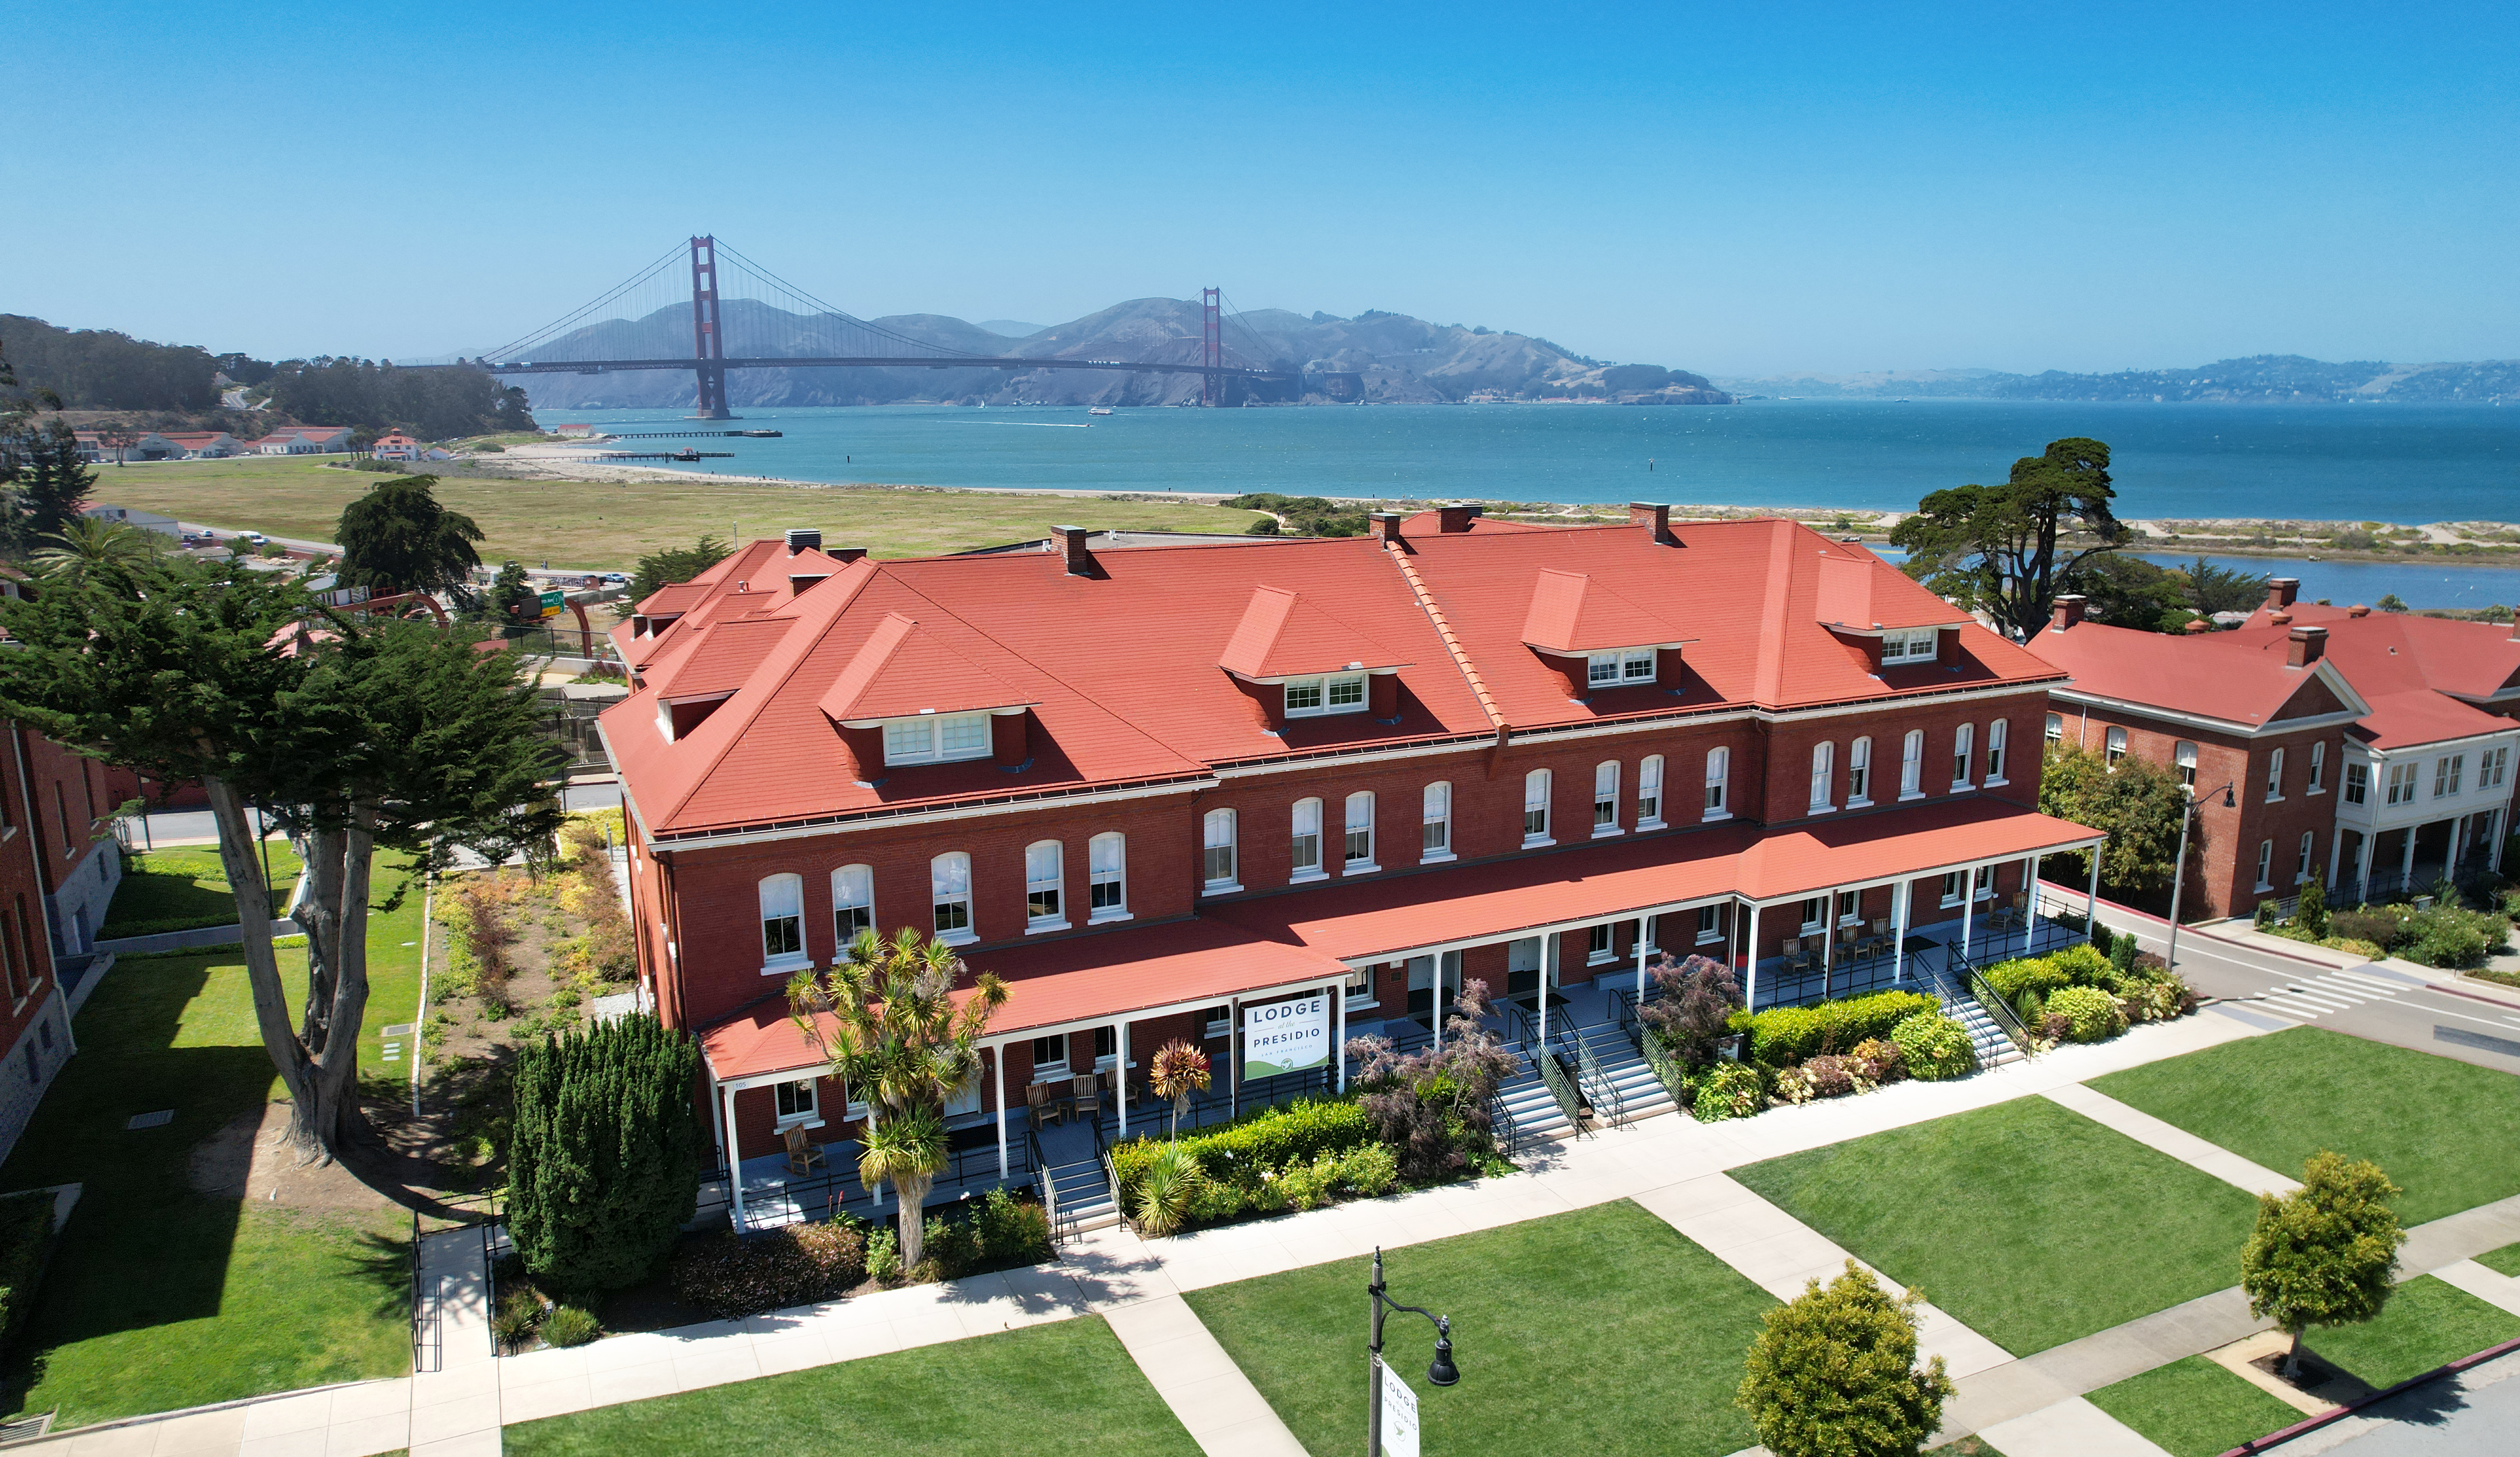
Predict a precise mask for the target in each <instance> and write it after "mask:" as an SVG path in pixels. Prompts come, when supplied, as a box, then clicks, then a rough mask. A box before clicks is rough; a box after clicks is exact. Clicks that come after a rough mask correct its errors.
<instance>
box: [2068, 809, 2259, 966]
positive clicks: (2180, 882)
mask: <svg viewBox="0 0 2520 1457" xmlns="http://www.w3.org/2000/svg"><path fill="white" fill-rule="evenodd" d="M2236 782H2237V781H2236V780H2231V779H2226V780H2224V781H2223V788H2222V790H2221V793H2222V796H2223V808H2224V809H2226V810H2228V809H2230V808H2231V807H2232V805H2233V803H2234V801H2233V800H2232V798H2231V788H2232V785H2233V784H2234V783H2236ZM2204 797H2205V796H2203V795H2199V794H2197V793H2196V792H2195V791H2194V790H2193V789H2192V788H2191V789H2190V790H2189V791H2188V795H2187V802H2186V803H2185V804H2183V805H2181V806H2180V807H2179V865H2178V868H2177V869H2174V870H2172V871H2171V872H2170V945H2169V947H2168V948H2167V949H2164V951H2163V952H2162V961H2163V963H2164V965H2165V967H2166V969H2168V970H2170V971H2177V970H2178V969H2179V897H2180V894H2181V893H2182V892H2183V891H2185V890H2186V889H2187V825H2188V822H2189V821H2190V820H2192V819H2194V818H2195V817H2196V802H2197V800H2199V799H2201V798H2204ZM2092 854H2093V855H2098V854H2099V852H2098V851H2096V850H2094V851H2093V852H2092Z"/></svg>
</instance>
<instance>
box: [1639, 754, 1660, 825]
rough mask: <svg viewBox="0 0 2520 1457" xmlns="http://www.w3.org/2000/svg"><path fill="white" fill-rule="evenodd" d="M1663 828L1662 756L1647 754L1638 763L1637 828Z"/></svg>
mask: <svg viewBox="0 0 2520 1457" xmlns="http://www.w3.org/2000/svg"><path fill="white" fill-rule="evenodd" d="M1661 826H1662V756H1661V755H1660V754H1647V755H1646V756H1645V757H1644V758H1643V759H1642V760H1640V761H1638V763H1637V828H1639V829H1659V828H1661Z"/></svg>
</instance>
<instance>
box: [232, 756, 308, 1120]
mask: <svg viewBox="0 0 2520 1457" xmlns="http://www.w3.org/2000/svg"><path fill="white" fill-rule="evenodd" d="M203 787H204V788H205V789H207V790H208V791H209V797H210V814H211V816H212V817H213V818H215V819H216V820H217V821H218V826H219V863H220V864H221V865H223V866H225V867H226V869H227V874H228V885H229V886H230V887H231V888H232V889H233V891H234V892H235V895H236V903H237V921H238V924H239V925H240V926H241V927H242V928H243V929H244V932H245V976H246V985H247V986H248V987H249V988H250V989H251V990H252V992H253V1020H254V1026H255V1027H256V1028H257V1029H258V1030H259V1031H260V1032H261V1034H262V1047H263V1050H264V1051H265V1052H267V1053H269V1054H270V1055H271V1065H272V1067H273V1068H274V1069H275V1070H277V1071H278V1073H279V1074H280V1081H281V1083H282V1085H284V1086H285V1087H287V1088H288V1089H289V1100H290V1102H291V1104H292V1105H293V1108H294V1109H295V1111H296V1113H297V1118H296V1119H294V1120H293V1121H292V1125H291V1132H292V1136H293V1137H295V1138H296V1139H297V1142H298V1147H299V1148H300V1150H301V1151H313V1152H320V1148H311V1147H310V1145H309V1144H308V1142H307V1141H306V1138H305V1136H304V1133H303V1131H302V1129H301V1125H302V1124H303V1122H304V1117H305V1113H306V1110H307V1109H309V1108H310V1107H312V1106H313V1105H314V1102H315V1076H314V1075H315V1069H314V1065H313V1064H312V1063H311V1062H310V1061H309V1060H308V1059H307V1056H306V1048H305V1044H304V1043H302V1042H300V1041H299V1040H298V1039H297V1036H296V1034H294V1033H293V1032H292V1031H290V1027H289V990H288V989H287V988H286V987H283V986H282V985H281V982H280V959H279V957H278V956H277V955H276V954H275V953H274V952H273V950H272V947H271V893H270V891H269V890H268V889H267V888H265V886H264V885H263V881H262V861H261V860H260V859H259V858H258V857H257V856H256V855H255V851H256V849H257V848H258V847H257V843H256V841H255V838H254V834H253V829H252V827H251V826H250V825H248V823H247V822H246V814H245V806H244V805H243V804H241V803H240V802H239V801H238V799H237V795H236V790H235V789H234V788H233V787H232V786H230V785H229V783H228V782H227V781H226V780H225V779H220V778H215V777H214V778H207V779H204V780H203Z"/></svg>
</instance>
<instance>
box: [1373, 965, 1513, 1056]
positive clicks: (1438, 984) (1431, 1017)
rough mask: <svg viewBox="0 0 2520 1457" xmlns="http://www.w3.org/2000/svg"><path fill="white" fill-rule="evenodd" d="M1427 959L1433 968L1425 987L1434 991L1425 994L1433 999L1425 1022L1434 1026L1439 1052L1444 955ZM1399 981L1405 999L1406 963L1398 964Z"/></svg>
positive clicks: (1407, 978)
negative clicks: (1433, 964)
mask: <svg viewBox="0 0 2520 1457" xmlns="http://www.w3.org/2000/svg"><path fill="white" fill-rule="evenodd" d="M1428 959H1429V960H1431V961H1433V962H1434V963H1435V967H1434V969H1433V970H1432V971H1429V972H1427V973H1426V985H1427V986H1429V987H1432V988H1433V989H1434V990H1433V991H1432V992H1429V993H1427V995H1428V996H1430V997H1432V998H1433V999H1432V1000H1431V1001H1429V1002H1428V1003H1427V1006H1428V1007H1429V1008H1430V1009H1431V1010H1430V1011H1429V1012H1428V1014H1427V1020H1428V1021H1431V1022H1433V1023H1434V1024H1435V1050H1436V1051H1438V1052H1441V1051H1443V1050H1444V953H1443V952H1442V951H1437V952H1436V953H1435V954H1434V955H1433V956H1431V957H1429V958H1428ZM1512 975H1513V973H1512V972H1509V971H1508V972H1507V973H1506V976H1507V977H1508V978H1511V977H1512ZM1400 980H1401V982H1402V984H1403V988H1402V991H1401V993H1400V994H1401V995H1402V996H1404V997H1405V996H1407V995H1408V994H1409V993H1408V991H1407V986H1406V984H1407V982H1408V980H1409V963H1408V962H1406V961H1403V962H1401V963H1400ZM1499 990H1500V991H1502V990H1503V989H1499ZM1402 1005H1403V1007H1404V1008H1405V1007H1406V1006H1407V1003H1406V1002H1403V1003H1402Z"/></svg>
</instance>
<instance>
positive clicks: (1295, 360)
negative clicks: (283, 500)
mask: <svg viewBox="0 0 2520 1457" xmlns="http://www.w3.org/2000/svg"><path fill="white" fill-rule="evenodd" d="M723 313H724V317H725V321H726V336H727V339H728V341H729V347H728V353H730V354H742V355H748V356H752V357H772V358H775V357H780V356H792V355H806V354H814V353H820V352H822V348H821V347H818V346H817V345H816V343H815V340H816V339H817V338H818V337H820V338H823V339H829V338H830V337H832V332H833V331H832V323H833V322H834V321H831V320H828V319H826V320H817V319H814V318H811V317H808V316H804V315H798V314H791V313H787V312H786V311H784V310H781V309H778V308H774V307H772V306H770V305H767V304H763V303H758V302H755V301H752V300H748V299H729V300H727V301H726V303H725V304H724V305H723ZM870 322H872V323H874V324H875V325H877V326H878V327H880V328H882V329H886V330H889V331H893V332H895V333H899V334H904V335H907V336H909V337H911V338H914V339H918V340H921V341H922V342H924V343H927V344H932V345H936V346H938V347H939V348H941V349H944V350H951V351H956V352H961V353H968V354H985V355H991V356H997V357H1008V356H1013V357H1020V358H1027V359H1125V360H1131V361H1159V362H1179V363H1183V364H1195V363H1197V362H1198V360H1199V358H1200V316H1199V307H1198V305H1197V304H1195V303H1191V302H1187V301H1185V300H1182V299H1177V298H1137V299H1131V300H1129V301H1128V302H1126V303H1121V304H1114V305H1112V306H1111V307H1110V308H1107V309H1103V310H1102V311H1100V312H1098V313H1093V314H1088V315H1086V316H1085V317H1084V318H1082V319H1074V320H1070V321H1069V322H1067V323H1065V324H1058V325H1053V326H1050V327H1049V328H1046V329H1041V330H1039V331H1035V332H1032V333H1030V334H1028V335H1026V336H1023V337H1019V338H1012V337H1009V336H1008V335H1006V334H1004V333H1000V332H997V331H995V330H994V329H991V328H986V327H983V326H980V325H975V324H968V323H966V322H964V321H963V320H960V319H952V318H947V317H944V316H942V315H937V314H896V315H892V316H890V317H887V318H882V319H877V320H873V321H870ZM990 324H991V325H996V326H1001V327H1014V326H1012V324H1011V323H1010V321H1006V320H991V321H990ZM1225 342H1226V351H1227V361H1228V363H1231V364H1238V365H1244V366H1254V367H1261V368H1270V369H1280V370H1287V371H1300V372H1301V373H1302V375H1304V382H1303V385H1302V387H1301V388H1300V390H1299V389H1297V388H1296V387H1294V386H1293V385H1292V384H1291V382H1290V383H1289V385H1288V386H1287V387H1285V388H1284V389H1283V390H1280V389H1270V388H1266V387H1264V388H1261V389H1258V390H1255V391H1251V392H1250V402H1251V403H1284V404H1294V403H1328V402H1331V401H1332V400H1334V399H1351V398H1362V399H1365V400H1368V401H1380V402H1393V403H1440V402H1445V401H1462V400H1473V399H1516V400H1536V399H1598V400H1602V401H1605V402H1611V403H1619V404H1691V405H1695V404H1705V405H1722V404H1729V403H1731V397H1730V396H1728V395H1726V394H1725V393H1724V392H1723V391H1721V390H1718V389H1716V388H1714V387H1713V386H1712V385H1710V384H1708V383H1707V381H1706V380H1705V379H1704V378H1703V377H1702V376H1699V375H1689V374H1685V373H1682V372H1679V371H1673V370H1665V369H1663V368H1661V367H1660V366H1656V365H1615V366H1605V365H1602V364H1600V363H1598V362H1597V361H1594V360H1589V359H1585V358H1582V357H1581V356H1578V355H1574V354H1570V353H1569V352H1567V351H1566V350H1565V349H1562V348H1560V347H1559V346H1557V345H1555V344H1553V343H1551V342H1550V341H1548V340H1547V339H1543V338H1537V337H1534V336H1532V335H1528V334H1518V333H1500V332H1497V331H1492V330H1487V329H1469V328H1464V327H1463V326H1461V325H1442V324H1429V323H1427V322H1426V321H1424V320H1422V319H1413V318H1410V317H1409V316H1407V315H1405V314H1391V313H1383V312H1381V311H1379V310H1375V311H1369V312H1367V313H1364V314H1360V315H1358V316H1357V317H1356V318H1354V319H1340V318H1337V317H1334V316H1332V315H1328V314H1314V315H1312V316H1311V317H1309V318H1307V317H1305V316H1304V315H1301V314H1295V313H1290V312H1287V311H1284V310H1281V309H1263V310H1258V311H1255V312H1252V313H1248V314H1238V315H1234V316H1231V317H1229V318H1228V320H1227V322H1226V327H1225ZM690 348H691V312H690V310H689V309H687V308H678V307H676V308H665V309H660V310H658V311H657V312H655V313H653V314H651V315H649V316H648V317H646V318H644V319H637V320H627V319H614V320H607V321H606V322H605V323H602V324H596V325H591V326H589V327H587V328H585V329H581V330H578V331H574V332H572V333H569V334H565V335H563V336H562V337H561V338H559V339H557V340H554V341H553V342H552V343H550V344H547V345H544V346H542V347H540V348H537V349H535V350H534V351H532V357H533V358H534V359H536V360H570V359H640V358H654V357H658V356H671V355H675V354H681V353H687V352H688V351H689V350H690ZM521 378H522V382H523V383H524V384H525V386H526V388H527V390H528V391H529V392H530V393H531V395H532V398H533V403H534V408H535V409H537V410H542V409H560V410H572V409H587V408H593V407H600V406H623V407H638V408H668V407H672V406H676V405H683V404H688V403H689V402H690V397H691V390H692V384H691V379H690V377H689V376H688V375H678V374H673V373H670V372H663V371H658V372H637V373H622V374H610V375H525V376H521ZM1198 391H1199V381H1198V376H1196V375H1122V374H1102V373H1091V372H1085V371H1068V370H1031V371H1007V370H999V369H950V368H949V369H934V368H925V367H922V368H917V369H900V370H888V369H847V370H811V369H799V370H742V371H737V372H734V373H732V374H730V375H728V376H727V394H728V396H729V399H730V402H731V403H733V404H735V405H737V406H746V405H750V406H775V405H883V404H900V403H908V402H912V401H935V402H947V403H956V404H981V403H986V404H1012V403H1015V402H1017V401H1038V402H1044V403H1049V404H1062V405H1173V404H1180V403H1182V402H1184V401H1187V400H1195V399H1197V398H1198ZM1236 402H1237V403H1241V402H1242V400H1241V399H1240V398H1238V399H1237V401H1236Z"/></svg>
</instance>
